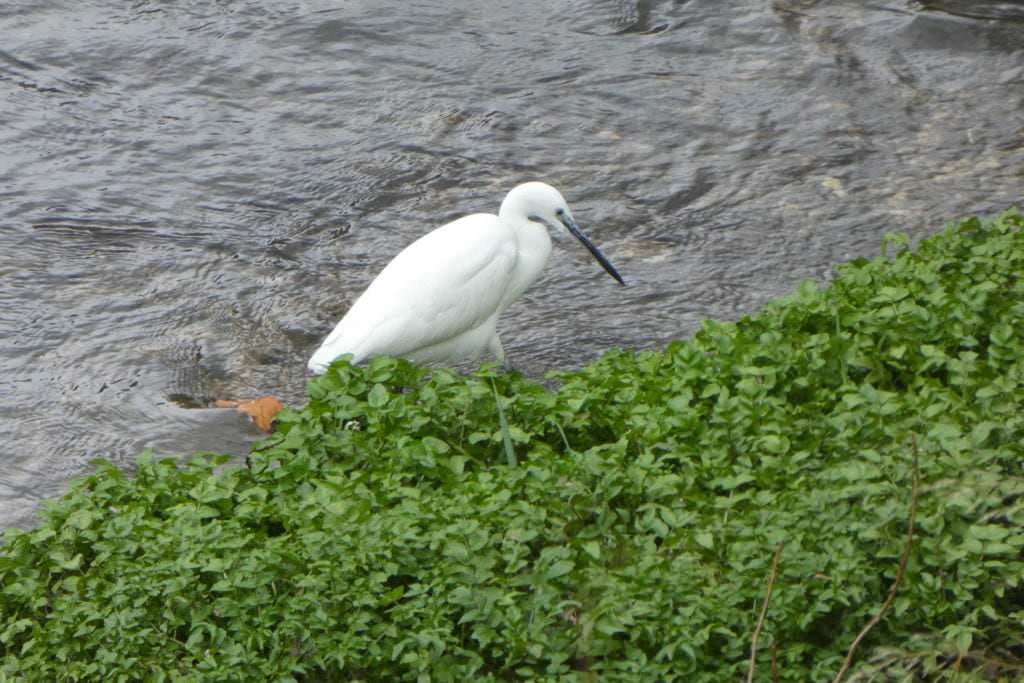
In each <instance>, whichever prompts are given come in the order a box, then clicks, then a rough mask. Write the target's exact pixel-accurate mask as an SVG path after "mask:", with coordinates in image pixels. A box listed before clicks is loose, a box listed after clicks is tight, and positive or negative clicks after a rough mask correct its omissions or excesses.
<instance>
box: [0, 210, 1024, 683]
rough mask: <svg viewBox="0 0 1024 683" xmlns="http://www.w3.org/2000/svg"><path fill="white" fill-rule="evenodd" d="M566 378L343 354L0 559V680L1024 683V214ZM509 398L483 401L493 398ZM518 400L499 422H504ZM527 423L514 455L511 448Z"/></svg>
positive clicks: (49, 524) (142, 465)
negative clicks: (246, 422)
mask: <svg viewBox="0 0 1024 683" xmlns="http://www.w3.org/2000/svg"><path fill="white" fill-rule="evenodd" d="M888 246H889V248H893V247H895V248H896V249H897V250H899V253H898V254H896V255H894V256H892V257H888V258H878V259H875V260H872V261H867V260H859V261H856V262H854V263H851V264H848V265H846V266H844V267H842V268H840V269H839V274H838V277H837V279H836V280H835V281H834V282H833V283H832V284H831V285H830V286H829V287H828V288H824V289H822V288H819V287H818V286H816V285H814V284H812V283H808V284H805V285H804V286H802V287H801V288H800V289H799V291H797V292H796V293H795V294H794V295H792V296H791V297H789V298H787V299H786V300H783V301H779V302H776V303H774V304H771V305H769V306H768V307H766V308H765V310H764V311H763V312H761V313H760V314H759V315H757V316H754V317H750V318H744V319H743V320H741V321H739V322H738V323H735V324H721V323H707V324H706V325H705V326H704V328H703V329H702V330H701V331H700V332H699V333H698V334H697V335H696V336H695V337H694V338H693V339H692V340H689V341H685V342H678V343H673V344H672V345H670V346H669V347H668V348H667V349H666V350H665V351H664V352H643V353H639V354H633V353H626V352H621V351H615V352H611V353H608V354H607V355H605V356H604V357H603V358H602V359H600V360H599V361H598V362H596V363H594V364H593V365H591V366H588V367H586V368H583V369H582V370H579V371H576V372H567V373H561V374H558V375H557V376H556V378H555V379H556V380H557V381H556V382H555V383H556V384H557V385H558V388H557V389H555V390H549V389H546V388H544V387H542V386H539V385H538V384H536V383H533V382H530V381H528V380H526V379H524V378H522V377H520V376H518V375H515V374H503V373H499V372H496V371H495V370H493V369H486V368H485V369H484V370H482V371H480V372H479V373H477V374H476V375H474V376H471V377H460V376H458V375H456V374H453V373H451V372H447V371H438V372H434V373H433V374H432V375H430V374H428V373H427V372H426V371H425V370H423V369H421V368H419V367H416V366H413V365H410V364H408V363H406V362H403V361H395V360H390V359H378V360H376V361H374V362H373V363H371V364H370V365H369V367H367V368H352V367H350V366H348V365H347V364H345V363H336V364H335V365H334V366H333V367H332V368H331V370H330V371H329V373H328V374H327V375H325V376H324V377H323V378H320V379H317V380H315V381H313V382H312V383H311V384H310V403H309V406H308V407H307V408H305V409H304V410H302V411H286V412H285V413H283V414H282V417H281V424H280V429H279V432H278V434H276V435H275V436H274V437H272V438H271V439H269V440H268V441H267V442H265V443H264V444H262V446H261V447H260V450H258V451H256V452H254V453H253V454H252V456H251V457H250V467H248V468H245V467H221V465H222V464H223V463H224V462H225V459H224V458H219V457H214V456H197V457H195V458H194V459H193V460H192V461H191V462H190V463H189V464H187V465H181V466H179V465H177V464H176V463H175V462H173V461H170V460H154V459H153V458H150V457H143V458H142V459H141V460H140V462H139V465H138V469H137V471H136V472H135V474H134V476H132V477H129V476H127V475H125V474H123V473H122V472H120V471H118V469H117V468H115V467H114V466H112V465H110V464H107V463H102V462H101V463H99V464H98V466H97V471H96V472H95V473H94V474H93V475H91V476H89V477H87V478H84V479H82V480H81V481H79V482H77V483H76V484H75V485H74V486H73V487H72V488H71V490H70V491H69V492H68V494H67V495H66V496H64V498H63V499H61V500H59V501H57V502H54V503H52V504H51V505H50V506H49V508H48V510H47V511H46V513H45V519H44V521H43V523H42V525H41V526H40V527H39V528H37V529H35V530H32V531H28V532H19V531H15V532H11V533H9V534H8V537H7V542H6V545H5V546H4V547H3V548H0V609H2V622H0V654H2V655H3V661H2V664H0V671H2V672H3V673H2V674H0V680H19V681H20V680H40V681H43V680H45V681H61V680H104V681H115V680H125V681H128V680H139V679H144V680H148V681H173V680H183V681H184V680H190V681H191V680H210V681H257V680H259V681H262V680H268V681H269V680H295V681H355V680H361V681H406V680H410V681H412V680H418V681H505V680H546V681H555V680H558V681H573V680H577V681H591V680H593V681H598V680H600V681H645V682H646V681H655V680H657V681H716V682H717V681H730V682H734V681H738V680H742V679H743V678H744V677H745V676H746V675H747V672H748V663H747V660H748V657H749V650H750V644H751V640H752V636H753V632H754V627H755V623H756V622H757V617H758V614H759V611H760V609H761V605H762V604H763V602H764V596H765V593H766V583H767V580H768V578H769V574H770V573H771V572H770V567H771V563H772V557H773V554H774V552H775V548H776V546H777V545H778V544H779V543H781V542H785V549H784V551H783V552H782V554H781V557H780V560H779V565H778V573H777V576H776V577H775V582H774V590H773V593H772V597H771V601H770V603H769V606H768V609H767V612H766V617H765V621H764V628H763V631H762V632H761V633H760V634H759V641H758V643H759V647H758V656H757V669H756V673H755V680H761V681H771V680H779V681H793V682H796V681H799V682H801V683H803V682H805V681H811V680H814V681H827V680H831V678H832V677H833V676H834V675H835V673H836V672H837V671H838V670H839V667H840V665H841V663H842V661H843V659H844V657H845V655H846V652H847V650H848V649H849V646H850V643H851V641H852V640H853V638H854V637H855V636H856V634H857V633H858V632H859V631H860V630H861V628H862V627H863V626H864V624H865V623H866V622H867V621H868V620H869V619H870V618H871V616H872V615H874V614H875V613H876V612H877V611H878V609H879V607H880V605H881V604H882V603H883V602H884V601H885V599H886V596H887V595H888V593H889V590H890V586H891V585H892V583H893V581H894V577H895V575H896V571H897V565H898V561H899V557H900V555H901V554H902V553H903V551H904V548H905V547H906V544H907V538H908V534H907V523H908V511H909V509H910V503H911V488H912V485H911V483H912V479H913V472H914V468H913V462H914V457H913V454H914V451H915V447H914V445H913V443H914V442H915V441H916V444H917V446H916V450H917V452H918V454H919V472H920V494H919V496H918V497H917V499H916V502H917V525H916V528H915V530H914V534H913V547H912V551H911V554H910V560H909V564H908V566H907V569H906V574H905V576H904V577H903V579H902V582H901V584H900V587H899V591H898V594H897V597H896V599H895V602H894V603H893V605H892V608H891V609H890V610H889V611H888V612H887V613H886V614H885V615H884V617H883V618H882V619H881V621H880V622H879V623H878V625H877V626H876V627H875V628H874V629H873V630H871V632H870V633H869V634H868V635H867V637H866V639H865V641H864V642H863V644H862V645H861V647H860V649H859V650H858V656H857V659H856V661H855V665H854V668H853V669H852V672H851V676H852V677H853V678H856V679H858V680H867V678H868V677H869V676H870V675H872V674H874V675H875V676H876V677H875V678H873V679H872V680H912V679H913V677H914V676H916V677H917V678H918V679H919V680H950V681H953V680H956V681H960V682H964V681H981V680H1007V681H1009V680H1024V585H1022V580H1024V559H1022V558H1024V552H1022V549H1024V281H1022V280H1021V279H1020V275H1021V274H1022V273H1024V217H1022V216H1020V215H1019V214H1016V213H1011V214H1006V215H1003V216H1001V217H998V218H994V219H990V220H977V219H971V220H968V221H965V222H963V223H961V224H959V225H957V226H954V227H951V228H948V229H947V230H946V231H945V232H943V233H942V234H940V235H937V236H935V237H933V238H930V239H928V240H925V241H924V242H922V243H921V244H920V245H919V248H918V249H917V250H916V253H914V252H911V251H909V250H906V249H905V241H903V240H900V239H898V238H891V239H889V240H888ZM495 392H496V393H495ZM496 394H497V395H498V397H499V399H498V400H500V402H501V406H502V408H503V411H502V412H503V416H504V418H506V419H507V428H505V429H502V427H501V425H500V423H499V414H498V411H497V410H496V406H495V395H496ZM506 437H507V438H508V440H509V445H510V447H511V451H514V453H510V452H509V450H507V449H506V441H505V439H506Z"/></svg>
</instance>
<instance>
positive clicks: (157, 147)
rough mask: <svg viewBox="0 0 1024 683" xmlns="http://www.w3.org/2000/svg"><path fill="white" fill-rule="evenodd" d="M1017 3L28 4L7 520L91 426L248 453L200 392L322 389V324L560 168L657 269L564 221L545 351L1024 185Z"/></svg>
mask: <svg viewBox="0 0 1024 683" xmlns="http://www.w3.org/2000/svg"><path fill="white" fill-rule="evenodd" d="M964 8H969V9H970V11H966V10H965V9H964ZM1019 10H1020V4H1019V3H1013V2H989V3H985V2H981V3H979V2H972V3H959V2H953V1H947V2H937V1H936V2H927V3H906V2H903V1H902V0H900V1H899V2H896V1H886V2H882V3H871V4H870V5H866V4H865V3H862V2H859V1H854V0H847V1H840V2H830V3H822V2H816V1H814V0H776V1H775V2H772V3H761V2H752V1H750V0H746V1H740V0H735V1H733V2H722V3H692V2H675V1H669V0H636V1H630V0H572V1H570V2H564V3H556V4H555V5H552V4H551V3H545V2H526V3H522V2H520V3H506V2H485V3H468V2H467V3H442V2H429V1H428V2H417V3H411V4H410V3H398V2H390V3H389V2H385V3H384V4H382V3H380V2H374V3H369V2H362V1H356V2H349V3H344V4H342V5H339V4H338V3H336V2H333V1H331V2H328V1H327V0H302V1H301V2H295V3H277V2H270V1H269V0H246V1H243V2H235V3H201V2H180V3H165V2H155V1H151V0H143V1H142V2H136V3H130V4H125V3H111V2H107V1H106V0H85V1H84V2H80V3H74V4H70V5H69V4H66V3H58V2H56V1H55V0H42V1H40V2H36V3H15V7H14V8H0V35H4V36H6V37H7V39H6V40H4V41H3V43H2V46H0V93H2V95H3V97H0V119H2V120H3V121H4V122H5V125H4V126H3V127H0V148H2V149H3V154H2V155H0V254H2V256H0V399H2V400H0V442H2V443H4V444H5V446H6V448H5V450H4V455H3V457H4V458H5V461H4V463H3V467H2V468H0V525H5V526H6V525H9V524H13V523H18V524H26V523H30V522H31V513H32V510H33V509H34V506H35V504H36V502H37V501H38V500H39V498H40V497H42V496H48V495H53V494H55V493H57V492H59V491H60V490H61V488H62V487H63V486H64V484H65V482H66V481H67V479H68V478H69V477H71V476H73V475H75V474H77V473H80V472H82V471H84V469H85V468H86V467H87V463H88V461H89V460H90V459H91V458H93V457H95V456H100V455H105V456H108V457H112V458H114V459H115V460H116V461H118V462H120V463H123V464H125V465H127V464H129V463H130V462H131V459H132V458H133V456H134V455H135V454H136V453H137V452H138V451H139V450H140V449H141V448H143V447H145V446H147V445H151V446H154V447H155V448H157V449H158V450H159V451H161V452H175V451H179V452H188V451H192V450H195V449H211V450H221V451H227V452H242V451H243V450H244V448H245V443H246V442H247V440H248V439H251V438H253V436H254V434H253V432H252V431H250V429H249V427H248V426H247V425H246V423H245V421H244V420H241V419H239V418H238V417H237V416H236V415H234V414H233V413H231V412H230V411H228V412H226V413H225V412H220V411H205V410H195V411H188V410H184V409H182V408H181V407H179V404H180V403H185V404H188V403H195V404H202V403H203V402H205V401H206V400H207V399H209V398H216V397H246V396H255V395H261V394H265V393H275V394H277V395H281V396H283V397H285V398H286V399H288V400H290V401H292V402H301V401H302V397H303V395H304V390H305V382H306V374H305V360H306V358H307V356H308V354H309V353H310V352H311V351H312V349H313V348H314V347H315V346H316V344H317V343H318V342H319V341H320V339H321V338H322V336H323V335H324V334H325V333H326V332H327V331H328V330H329V329H330V327H331V326H332V325H333V324H334V322H335V321H336V320H337V319H338V318H339V317H340V316H341V315H342V314H343V313H344V312H345V310H346V308H347V307H348V305H349V304H350V303H351V301H352V300H353V297H354V296H356V295H357V294H358V293H359V292H360V291H361V289H362V288H363V287H364V286H365V285H366V284H367V282H368V281H369V280H370V279H371V278H372V276H373V275H374V274H375V273H376V272H377V271H378V270H379V269H380V268H381V267H382V266H383V264H385V263H386V262H387V261H388V260H389V258H390V257H391V256H393V255H394V254H395V253H397V251H398V250H399V249H401V248H402V247H403V246H405V245H406V244H408V243H409V242H411V241H412V240H413V239H415V238H416V237H417V236H419V235H420V234H422V233H423V232H425V231H427V230H429V229H430V228H432V227H435V226H437V225H439V224H441V223H443V222H444V221H447V220H450V219H452V218H454V217H456V216H458V215H460V214H463V213H469V212H473V211H481V210H484V211H492V212H493V211H496V210H497V208H498V204H499V203H500V201H501V198H502V197H503V196H504V193H505V192H506V191H507V190H508V189H509V188H511V187H512V186H514V185H515V184H517V183H518V182H521V181H523V180H527V179H532V178H538V179H544V180H548V181H550V182H552V183H553V184H555V185H556V186H557V187H559V188H560V189H562V191H563V192H564V194H565V195H566V196H567V198H568V199H569V201H570V203H571V205H572V206H573V209H574V213H575V214H576V216H577V217H578V219H579V221H580V224H581V226H582V227H583V228H584V230H585V231H586V232H587V234H588V235H590V236H591V237H592V238H593V239H594V240H595V242H597V243H598V244H599V245H600V246H601V247H602V249H603V250H604V251H605V252H606V253H607V254H608V255H609V257H610V258H611V259H612V260H613V262H614V263H616V265H617V266H618V267H619V269H620V270H621V271H622V272H623V275H624V276H625V277H626V279H627V281H628V282H629V285H630V286H629V287H628V288H627V289H622V288H620V287H618V286H617V285H616V284H615V283H614V282H613V281H611V279H610V278H607V276H605V275H604V273H602V272H601V271H600V269H596V268H594V267H593V264H592V263H590V262H589V257H588V256H587V255H586V254H585V253H584V252H583V251H582V248H577V247H576V246H575V245H571V244H569V243H565V244H563V245H561V246H559V247H556V252H555V254H554V257H553V261H552V264H551V267H550V269H549V272H548V274H547V276H546V278H545V279H544V281H543V282H542V283H541V284H540V285H539V286H538V287H537V288H535V289H533V290H532V291H530V292H528V293H527V295H526V296H525V297H524V298H523V300H521V301H520V302H519V303H518V304H516V305H514V306H513V308H512V309H511V310H510V311H509V312H508V313H507V315H506V316H505V319H504V320H503V322H502V325H501V329H502V331H503V338H504V339H505V343H506V348H507V351H508V352H509V355H510V357H511V358H512V359H513V361H514V362H515V363H516V365H517V366H519V367H521V368H523V369H525V370H526V371H528V372H532V373H535V374H538V375H539V374H541V373H543V371H544V370H546V369H550V368H554V367H564V366H574V365H579V364H581V363H584V362H586V361H587V360H590V359H592V358H594V357H596V356H597V355H598V354H599V353H600V352H601V351H602V350H603V349H605V348H607V347H609V346H625V347H652V346H659V345H663V344H664V343H666V342H667V341H668V340H670V339H675V338H678V337H683V336H686V335H688V334H690V333H691V332H692V331H693V330H694V329H695V328H696V326H697V325H698V323H699V321H700V320H701V319H703V318H709V317H711V318H726V319H729V318H736V317H737V316H739V315H742V314H744V313H747V312H750V311H753V310H754V309H756V308H757V306H759V305H760V304H762V303H763V302H765V301H766V300H768V299H770V298H773V297H776V296H779V295H781V294H784V293H785V292H787V291H789V290H790V289H792V288H793V287H794V286H795V285H796V284H797V283H798V282H799V281H801V280H803V279H806V278H816V279H825V278H827V277H828V276H829V272H830V269H831V266H832V265H833V264H835V263H837V262H840V261H844V260H847V259H849V258H852V257H855V256H860V255H872V254H875V253H877V248H878V245H879V243H880V240H881V237H882V235H883V234H884V233H885V232H887V231H891V230H905V231H908V232H910V233H912V234H913V235H915V236H922V235H925V234H928V233H930V232H932V231H934V230H936V229H937V228H939V227H941V225H942V224H943V222H945V221H946V220H949V219H952V218H954V217H958V216H961V215H964V214H968V213H974V212H990V211H994V210H999V209H1003V208H1005V207H1007V206H1008V205H1011V204H1013V203H1015V202H1017V201H1018V200H1019V199H1020V188H1021V185H1022V180H1024V177H1022V174H1024V171H1022V170H1021V169H1022V168H1024V163H1022V162H1024V124H1022V123H1021V118H1020V112H1021V111H1022V99H1024V87H1022V86H1024V52H1022V43H1024V40H1022V39H1021V37H1020V36H1021V34H1020V23H1019V19H1020V12H1019ZM968 16H981V17H983V19H981V20H979V19H971V18H968Z"/></svg>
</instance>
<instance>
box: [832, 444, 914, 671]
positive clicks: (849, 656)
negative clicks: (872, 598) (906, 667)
mask: <svg viewBox="0 0 1024 683" xmlns="http://www.w3.org/2000/svg"><path fill="white" fill-rule="evenodd" d="M911 446H912V447H913V452H914V483H913V488H912V489H911V491H910V518H909V522H908V523H907V542H906V544H905V545H904V546H903V555H902V556H901V557H900V564H899V566H898V567H897V569H896V578H895V579H893V582H892V588H890V589H889V596H888V597H887V598H886V599H885V602H883V603H882V607H881V608H880V609H879V610H878V612H876V613H875V616H873V617H871V619H870V621H868V623H866V624H864V628H862V629H861V630H860V633H858V634H857V637H856V638H854V639H853V644H852V645H850V650H849V651H848V652H847V653H846V660H845V661H843V666H842V667H841V668H840V669H839V673H837V674H836V677H835V678H833V679H832V683H839V682H840V681H842V680H843V676H844V675H845V674H846V672H847V671H848V670H849V668H850V665H851V664H852V663H853V655H854V654H855V653H856V652H857V646H858V645H860V641H862V640H864V638H865V636H867V634H868V633H869V632H870V631H871V629H873V628H874V627H875V626H876V625H877V624H878V622H879V621H881V620H882V616H883V615H884V614H885V613H886V611H887V610H888V609H889V608H890V607H891V606H892V603H893V601H895V600H896V592H897V591H898V590H899V588H900V583H901V582H902V581H903V574H904V573H905V572H906V570H907V561H908V560H909V559H910V551H911V549H912V548H913V547H914V521H915V520H916V519H917V495H918V492H919V490H920V487H921V474H920V471H919V468H918V452H917V435H916V434H911Z"/></svg>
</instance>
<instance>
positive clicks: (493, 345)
mask: <svg viewBox="0 0 1024 683" xmlns="http://www.w3.org/2000/svg"><path fill="white" fill-rule="evenodd" d="M487 350H488V351H490V352H491V355H493V356H494V357H495V358H496V359H497V360H499V361H501V364H502V366H504V368H505V369H506V370H511V369H512V364H511V363H509V360H508V358H507V357H506V356H505V347H504V346H502V345H501V339H500V338H499V337H498V333H497V332H495V333H494V336H493V337H491V340H490V341H489V342H487Z"/></svg>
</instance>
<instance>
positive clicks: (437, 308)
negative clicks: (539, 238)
mask: <svg viewBox="0 0 1024 683" xmlns="http://www.w3.org/2000/svg"><path fill="white" fill-rule="evenodd" d="M516 254H517V246H516V238H515V234H514V233H513V231H512V230H511V228H509V227H508V226H507V225H505V224H504V223H503V222H502V221H501V220H500V219H499V218H498V217H497V216H492V215H489V214H476V215H473V216H466V217H465V218H460V219H458V220H456V221H453V222H451V223H448V224H447V225H444V226H442V227H440V228H438V229H437V230H434V231H433V232H431V233H429V234H427V235H424V236H423V237H421V238H420V239H419V240H417V241H416V242H413V243H412V244H411V245H409V246H408V247H407V248H406V249H404V250H403V251H402V252H401V253H400V254H398V256H396V257H395V258H394V260H392V261H391V263H389V264H388V265H387V266H386V267H385V268H384V270H383V271H381V273H380V275H378V276H377V278H376V279H375V280H374V281H373V282H372V283H371V284H370V286H369V287H368V288H367V290H366V291H365V292H364V293H363V294H362V296H360V297H359V299H358V300H357V301H356V302H355V304H353V305H352V308H351V309H350V310H349V312H348V313H347V314H346V315H345V317H344V318H342V320H341V322H339V323H338V325H337V327H335V329H334V331H333V332H331V334H330V336H328V338H327V340H326V341H325V342H324V343H323V345H322V346H321V348H320V350H319V351H317V354H316V356H315V358H316V357H320V358H321V359H323V360H326V362H330V360H333V359H334V358H336V357H338V356H339V355H341V354H343V353H351V354H353V355H354V357H355V359H356V361H357V362H358V361H359V360H362V359H364V358H367V357H369V356H382V355H387V356H404V355H408V354H410V353H412V352H413V351H415V350H417V349H423V348H426V347H428V346H432V345H434V344H438V343H441V342H444V341H447V340H449V339H452V338H454V337H457V336H458V335H460V334H463V333H465V332H468V331H470V330H473V329H475V328H477V327H479V326H480V325H481V324H483V323H484V322H486V321H487V320H488V319H489V318H491V317H492V316H493V315H495V313H497V309H498V307H499V305H500V304H501V300H502V295H503V294H504V292H505V290H506V287H507V286H508V283H509V280H510V278H511V275H512V272H513V269H514V268H515V263H516ZM325 357H326V358H325Z"/></svg>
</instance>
